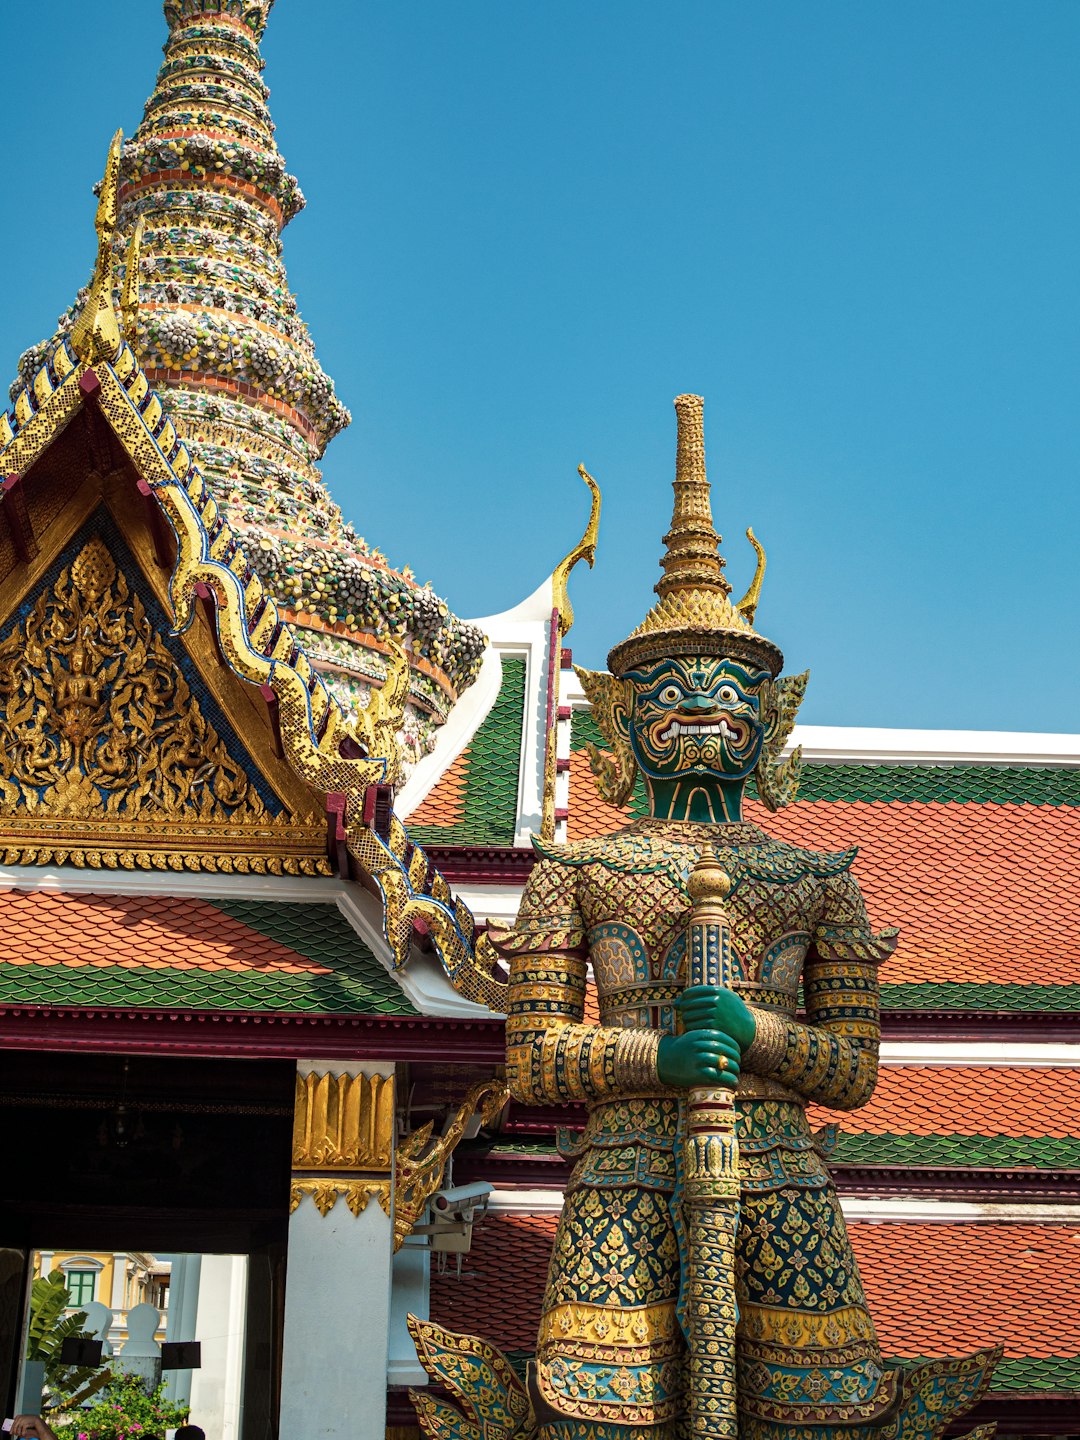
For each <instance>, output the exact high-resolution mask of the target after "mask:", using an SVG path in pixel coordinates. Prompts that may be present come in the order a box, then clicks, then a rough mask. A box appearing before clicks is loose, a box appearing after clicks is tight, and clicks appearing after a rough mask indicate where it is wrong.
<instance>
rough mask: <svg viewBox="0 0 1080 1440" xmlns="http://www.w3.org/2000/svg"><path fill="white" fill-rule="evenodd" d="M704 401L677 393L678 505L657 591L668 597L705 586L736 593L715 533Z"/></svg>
mask: <svg viewBox="0 0 1080 1440" xmlns="http://www.w3.org/2000/svg"><path fill="white" fill-rule="evenodd" d="M704 411H705V401H704V400H703V399H702V397H701V396H700V395H677V396H676V397H675V413H676V415H677V416H678V421H679V434H678V442H677V446H676V451H675V481H674V489H675V508H674V511H673V513H672V516H671V529H670V530H669V531H668V533H667V534H666V535H665V536H664V548H665V553H664V557H663V559H662V560H661V561H660V564H661V566H662V567H663V571H664V573H663V575H662V576H661V578H660V580H659V581H658V582H657V585H656V593H657V594H658V595H659V596H660V597H661V599H663V598H664V597H665V596H668V595H671V594H673V593H674V592H676V591H679V590H686V589H693V588H700V589H704V590H719V591H721V592H722V593H723V594H724V595H730V594H731V586H730V585H729V584H728V582H727V579H726V578H725V576H724V561H723V557H722V556H721V554H720V536H719V535H718V534H717V533H716V530H715V528H714V526H713V520H712V509H711V507H710V504H709V481H708V479H707V477H706V475H705V429H704V424H703V416H704Z"/></svg>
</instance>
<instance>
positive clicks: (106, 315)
mask: <svg viewBox="0 0 1080 1440" xmlns="http://www.w3.org/2000/svg"><path fill="white" fill-rule="evenodd" d="M123 138H124V135H123V131H122V130H117V132H116V134H115V135H114V136H113V138H112V144H111V145H110V146H109V158H108V160H106V162H105V174H104V176H103V177H102V181H101V195H100V197H99V199H98V208H97V216H96V217H95V220H94V228H95V229H96V230H97V237H98V251H97V259H96V260H95V261H94V273H93V275H92V276H91V278H90V290H89V293H88V294H87V297H86V302H85V304H84V305H83V307H82V309H81V310H80V311H79V313H78V315H77V317H76V319H75V324H74V325H73V326H72V327H71V345H72V349H73V350H74V351H75V354H76V355H77V356H78V357H79V359H80V360H82V361H83V362H84V363H85V364H87V365H96V364H97V363H98V362H99V361H101V360H110V361H111V360H115V359H116V358H117V356H118V355H119V354H120V347H121V345H122V343H123V341H122V340H121V337H120V322H119V321H118V320H117V318H116V307H115V306H114V305H113V258H112V242H113V235H114V233H115V231H116V194H117V190H118V189H119V185H120V145H121V142H122V141H123Z"/></svg>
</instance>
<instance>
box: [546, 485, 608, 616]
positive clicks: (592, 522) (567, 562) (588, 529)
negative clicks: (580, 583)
mask: <svg viewBox="0 0 1080 1440" xmlns="http://www.w3.org/2000/svg"><path fill="white" fill-rule="evenodd" d="M577 468H578V474H579V475H580V476H581V478H582V479H583V480H584V481H585V484H586V485H588V487H589V493H590V494H591V496H592V503H591V505H590V507H589V522H588V524H587V525H586V526H585V534H584V535H582V537H581V539H580V540H579V541H578V543H577V544H576V545H575V546H574V548H573V550H571V551H570V553H569V555H567V556H566V557H565V559H563V560H560V561H559V563H558V565H556V566H555V573H554V574H553V575H552V577H551V597H552V601H553V603H554V606H555V609H556V610H557V611H558V612H559V621H558V625H559V639H560V640H565V639H566V637H567V635H568V634H569V632H570V627H571V625H573V623H574V607H573V605H571V604H570V596H569V595H568V593H567V590H566V582H567V581H568V580H569V579H570V572H571V570H573V568H574V566H575V565H576V564H577V563H578V562H579V561H580V560H584V561H586V562H587V563H588V566H589V569H590V570H591V569H592V567H593V566H594V565H595V563H596V541H597V537H598V536H599V534H600V486H599V485H598V484H597V483H596V481H595V480H594V479H593V477H592V476H591V475H590V474H589V472H588V471H587V470H586V469H585V466H584V465H579V466H578V467H577Z"/></svg>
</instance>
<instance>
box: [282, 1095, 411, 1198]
mask: <svg viewBox="0 0 1080 1440" xmlns="http://www.w3.org/2000/svg"><path fill="white" fill-rule="evenodd" d="M393 1163H394V1077H393V1075H348V1074H341V1075H335V1074H333V1073H332V1072H330V1071H326V1072H323V1073H319V1072H317V1071H311V1072H309V1073H308V1074H306V1075H297V1077H296V1094H295V1102H294V1109H293V1144H292V1185H291V1187H290V1193H289V1213H290V1214H292V1212H293V1211H295V1210H296V1208H297V1207H298V1206H299V1204H300V1202H301V1201H302V1200H303V1198H304V1196H305V1195H306V1196H309V1197H310V1198H311V1200H312V1202H313V1203H314V1205H315V1207H316V1208H317V1209H318V1211H319V1214H320V1215H324V1216H325V1215H329V1213H330V1211H331V1210H332V1209H333V1208H334V1206H335V1205H336V1204H337V1202H338V1200H339V1199H344V1201H345V1203H346V1204H347V1205H348V1207H349V1209H350V1210H351V1211H352V1213H353V1214H354V1215H359V1214H361V1213H362V1211H363V1210H365V1209H366V1207H367V1204H368V1201H369V1200H370V1199H371V1198H372V1197H373V1196H374V1197H376V1198H377V1199H378V1200H379V1203H380V1204H381V1205H382V1206H383V1208H384V1210H386V1212H387V1214H389V1213H390V1189H391V1185H390V1175H391V1171H392V1169H393Z"/></svg>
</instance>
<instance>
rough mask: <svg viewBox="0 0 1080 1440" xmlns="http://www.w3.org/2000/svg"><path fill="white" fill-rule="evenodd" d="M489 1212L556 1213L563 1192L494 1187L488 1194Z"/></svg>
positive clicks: (505, 1213)
mask: <svg viewBox="0 0 1080 1440" xmlns="http://www.w3.org/2000/svg"><path fill="white" fill-rule="evenodd" d="M487 1208H488V1213H489V1214H499V1215H558V1214H559V1212H560V1211H561V1210H562V1208H563V1192H562V1190H556V1189H547V1188H544V1189H540V1188H536V1189H531V1190H525V1189H522V1190H512V1189H505V1190H501V1189H495V1190H493V1191H492V1192H491V1194H490V1195H489V1196H488V1203H487Z"/></svg>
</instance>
